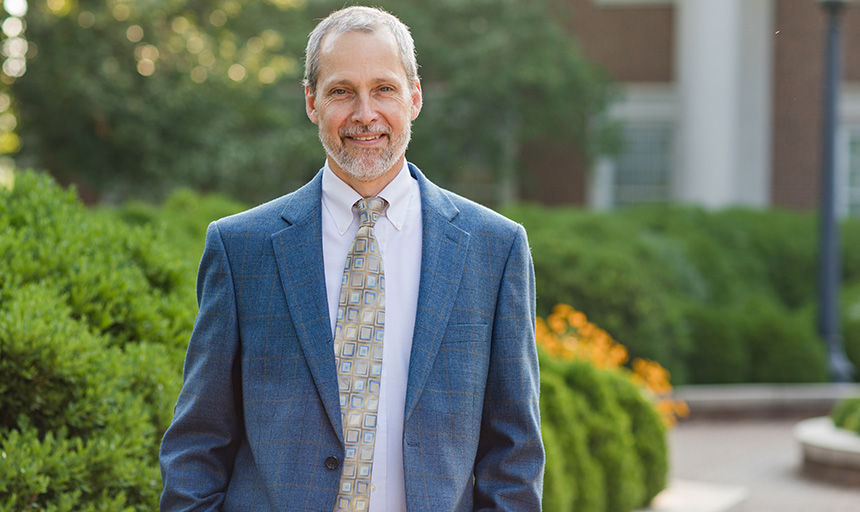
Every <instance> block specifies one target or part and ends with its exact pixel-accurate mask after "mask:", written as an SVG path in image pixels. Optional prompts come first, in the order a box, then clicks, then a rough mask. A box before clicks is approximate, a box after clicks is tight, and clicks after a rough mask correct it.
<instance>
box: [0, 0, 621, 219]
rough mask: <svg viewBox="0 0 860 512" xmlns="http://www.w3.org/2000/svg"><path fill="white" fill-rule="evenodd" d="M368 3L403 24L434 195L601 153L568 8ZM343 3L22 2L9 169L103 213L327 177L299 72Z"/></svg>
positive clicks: (251, 195)
mask: <svg viewBox="0 0 860 512" xmlns="http://www.w3.org/2000/svg"><path fill="white" fill-rule="evenodd" d="M58 5H59V7H58ZM380 5H381V6H382V7H385V8H387V9H388V10H390V11H391V12H393V13H394V14H395V15H398V16H399V17H400V18H401V19H403V21H404V22H405V23H407V24H408V25H410V26H411V27H412V32H413V35H414V37H415V40H416V46H417V48H418V52H419V62H420V64H421V73H422V75H423V77H424V87H423V92H424V95H425V102H424V108H423V112H422V114H421V116H420V117H419V118H418V120H417V122H416V124H415V130H414V137H413V143H412V145H411V147H412V148H413V149H411V150H410V158H412V159H413V160H414V161H415V162H417V163H418V164H419V165H420V166H421V167H422V168H424V169H426V170H428V171H429V172H431V173H432V175H433V176H434V178H435V179H437V180H438V181H440V182H442V183H446V182H451V181H454V180H456V179H459V178H462V176H463V174H464V173H466V172H472V171H475V172H480V171H486V172H489V174H491V175H492V174H493V173H497V174H501V175H504V176H513V175H514V173H515V172H516V171H517V169H518V167H519V148H520V147H521V145H522V143H523V142H525V141H528V140H533V139H541V140H545V141H547V142H549V143H553V142H554V143H556V144H569V143H570V141H571V140H574V141H577V142H578V143H579V145H581V146H582V147H584V148H585V149H586V153H589V152H590V153H594V152H595V151H598V150H599V149H600V148H599V147H598V145H599V143H598V141H599V140H602V138H603V137H602V135H601V134H599V133H594V130H591V131H589V130H587V129H586V128H587V125H588V123H589V121H590V120H592V119H593V118H594V117H595V116H596V115H597V114H599V113H600V112H601V111H602V110H603V108H604V107H605V105H606V103H607V98H608V95H609V92H610V89H609V86H608V80H607V79H606V77H605V76H604V75H603V74H601V73H600V72H598V71H597V69H596V68H595V67H594V66H592V65H591V64H589V63H588V62H586V61H585V59H584V58H583V56H582V54H581V52H580V51H579V50H578V46H577V44H576V42H575V41H574V40H573V38H572V36H571V35H570V34H569V33H568V32H567V31H566V29H565V28H564V26H563V22H564V19H565V17H566V16H568V14H567V13H566V12H565V9H566V7H565V6H564V4H563V3H559V2H554V1H550V0H539V1H532V2H509V1H505V0H465V1H464V0H458V1H443V2H420V1H418V0H388V1H383V2H380ZM343 6H344V3H343V2H342V1H341V2H335V1H331V0H317V1H313V2H304V1H294V0H265V1H260V2H235V1H232V0H215V1H212V2H190V1H188V0H176V1H172V2H131V3H128V2H126V3H116V2H106V1H103V0H79V1H77V2H65V3H63V4H58V3H56V2H54V3H51V2H43V1H39V2H36V1H33V2H30V9H29V11H28V13H27V15H26V20H25V21H26V26H27V30H26V33H25V35H26V38H27V39H28V40H29V42H30V44H31V45H32V47H33V48H38V51H37V52H32V55H31V56H30V58H29V59H28V62H27V72H26V74H24V76H22V77H20V78H19V79H16V80H14V82H13V83H12V85H11V87H10V88H9V91H10V93H11V97H12V99H13V109H14V110H15V111H16V112H17V115H18V117H19V122H18V128H17V132H18V134H19V135H20V137H21V144H22V147H21V151H20V153H19V155H18V161H19V163H20V164H21V165H22V166H33V167H38V168H45V169H48V170H49V171H50V172H51V173H52V174H53V175H55V176H57V177H58V178H59V179H60V181H61V182H63V183H66V182H75V183H80V184H81V185H82V187H83V188H86V189H87V190H95V191H97V192H100V193H102V195H103V197H104V198H106V199H109V200H116V199H117V198H124V197H148V198H152V197H155V198H161V197H163V196H164V195H165V194H166V193H167V192H168V191H169V190H170V189H171V188H173V187H175V186H177V185H185V186H191V187H194V188H197V189H202V190H207V191H213V190H215V191H220V192H223V193H227V194H230V195H231V196H232V197H237V198H240V199H242V200H245V201H249V202H259V201H261V200H264V199H269V198H271V197H273V195H280V194H281V193H284V192H286V191H288V190H290V189H292V188H294V186H295V185H296V184H300V183H303V182H304V181H306V179H307V178H309V177H310V176H311V175H313V173H315V172H316V171H317V170H318V169H319V168H320V167H321V165H322V161H323V152H322V149H321V148H320V145H319V141H318V140H317V129H316V126H314V125H313V124H312V123H311V122H310V121H309V120H308V119H307V117H306V114H305V108H304V93H303V90H302V87H301V85H300V79H301V76H302V72H303V70H302V64H301V62H302V57H303V52H304V47H305V44H306V42H307V35H308V33H309V32H310V31H311V29H312V28H313V26H314V24H315V23H316V21H317V20H318V19H320V18H322V17H324V16H325V15H327V14H328V13H329V12H330V11H332V10H335V9H338V8H340V7H343ZM138 38H140V40H139V41H137V39H138ZM132 40H135V41H134V42H133V41H132ZM502 106H503V108H502Z"/></svg>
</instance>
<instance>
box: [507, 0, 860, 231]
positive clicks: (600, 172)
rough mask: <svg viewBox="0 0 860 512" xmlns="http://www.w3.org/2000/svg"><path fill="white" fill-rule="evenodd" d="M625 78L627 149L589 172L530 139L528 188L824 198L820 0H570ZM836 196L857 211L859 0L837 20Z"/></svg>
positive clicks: (582, 195)
mask: <svg viewBox="0 0 860 512" xmlns="http://www.w3.org/2000/svg"><path fill="white" fill-rule="evenodd" d="M569 1H570V2H571V4H572V8H573V11H574V16H573V17H572V26H571V27H570V29H571V31H572V32H573V33H574V34H575V36H576V38H577V39H578V41H579V43H580V45H581V47H582V50H583V51H584V53H585V54H586V55H587V56H588V57H589V58H590V59H591V60H592V61H594V62H596V63H598V64H599V65H600V66H602V67H603V68H604V69H605V70H607V71H608V73H609V74H610V75H611V76H612V77H613V79H614V80H615V81H616V82H617V83H618V85H619V89H620V92H621V94H620V95H619V97H618V99H617V100H616V101H615V103H614V104H613V105H612V107H611V109H610V116H611V117H612V118H614V119H617V120H620V121H622V122H623V126H624V129H623V137H624V141H625V151H624V152H623V153H622V154H621V155H619V156H617V157H614V158H611V159H603V160H601V161H598V162H596V163H595V164H593V165H591V166H590V167H591V168H590V169H588V168H586V167H588V166H587V165H586V164H584V163H583V161H582V159H581V158H577V157H575V156H572V155H571V154H565V153H564V152H559V151H556V152H551V151H548V150H547V148H540V147H532V148H529V149H528V150H527V151H526V158H527V166H526V167H527V169H528V172H529V177H528V178H527V179H526V180H525V182H526V185H527V186H524V187H523V190H522V195H523V196H524V197H526V198H528V199H534V200H539V201H541V202H544V203H547V204H570V203H573V204H587V205H591V206H593V207H597V208H609V207H613V206H618V205H623V204H630V203H636V202H642V201H652V200H669V201H682V202H692V203H697V204H703V205H707V206H713V207H720V206H728V205H736V204H741V205H751V206H761V207H767V206H773V207H784V208H793V209H811V208H814V207H816V205H817V203H818V190H819V185H818V180H819V174H820V168H821V139H822V105H823V88H824V57H825V33H826V21H827V20H826V15H825V12H824V10H823V9H822V8H821V6H820V5H818V2H817V1H816V0H569ZM841 20H842V24H841V27H842V41H843V62H844V67H843V70H844V71H843V84H842V97H841V101H840V104H839V118H840V123H839V125H840V126H839V133H838V140H839V148H840V149H839V156H838V162H839V164H838V166H839V180H840V181H839V202H840V208H841V210H842V211H843V212H851V213H854V214H858V215H860V4H856V5H853V6H850V5H849V7H847V8H846V9H845V12H844V14H843V16H842V18H841Z"/></svg>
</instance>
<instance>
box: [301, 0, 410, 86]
mask: <svg viewBox="0 0 860 512" xmlns="http://www.w3.org/2000/svg"><path fill="white" fill-rule="evenodd" d="M379 29H388V30H390V31H391V34H392V35H394V39H395V40H396V41H397V48H398V49H399V50H400V60H401V61H402V62H403V70H404V71H406V78H407V80H408V81H409V83H410V84H413V83H415V81H416V80H418V61H417V59H416V58H415V42H414V41H413V40H412V35H411V34H410V33H409V27H407V26H406V25H404V24H403V22H402V21H400V20H399V19H397V17H395V16H394V15H393V14H389V13H387V12H385V11H383V10H382V9H379V8H376V7H363V6H358V5H356V6H352V7H347V8H345V9H341V10H339V11H335V12H333V13H331V14H329V16H328V17H327V18H325V19H324V20H322V21H321V22H320V23H319V25H317V26H316V28H314V30H313V32H311V35H310V37H308V46H307V48H306V49H305V77H304V79H303V80H302V84H303V85H305V86H307V87H310V89H311V91H313V92H316V89H317V77H318V76H319V73H320V51H321V48H322V43H323V39H325V37H326V36H328V35H329V34H330V33H332V34H344V33H346V32H368V33H373V32H376V31H377V30H379Z"/></svg>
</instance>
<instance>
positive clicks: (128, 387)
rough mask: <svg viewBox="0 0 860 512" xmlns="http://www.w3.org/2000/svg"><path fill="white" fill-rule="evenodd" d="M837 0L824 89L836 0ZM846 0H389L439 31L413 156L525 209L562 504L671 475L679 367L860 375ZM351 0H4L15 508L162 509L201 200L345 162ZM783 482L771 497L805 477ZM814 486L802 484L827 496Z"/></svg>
mask: <svg viewBox="0 0 860 512" xmlns="http://www.w3.org/2000/svg"><path fill="white" fill-rule="evenodd" d="M347 3H354V2H347ZM356 3H360V2H356ZM843 3H844V4H846V5H845V6H844V9H840V10H839V18H838V19H839V22H840V26H841V29H842V31H841V35H840V37H839V41H840V46H841V48H842V50H843V53H842V57H839V54H838V53H837V54H836V55H837V57H838V59H837V62H839V63H840V64H841V65H842V70H841V71H842V72H841V73H837V74H836V75H835V76H836V84H837V85H838V89H841V94H829V93H827V91H828V89H827V87H826V83H827V82H826V80H825V76H826V75H827V73H826V69H827V66H826V56H827V55H828V53H827V52H826V51H825V48H826V44H825V43H826V34H827V27H828V15H827V11H826V9H823V8H822V7H824V6H831V7H832V6H833V5H835V4H840V5H841V4H843ZM851 3H852V2H841V1H839V2H837V1H833V0H831V1H829V2H822V1H819V0H435V1H432V2H426V1H425V2H422V1H420V0H379V1H377V2H373V5H378V6H381V7H383V8H385V9H387V10H389V11H390V12H392V13H393V14H395V15H397V16H398V17H400V18H401V19H402V20H403V21H404V22H405V23H406V24H407V25H409V26H410V27H411V29H412V33H413V36H414V38H415V41H416V47H417V51H418V62H419V64H420V66H421V67H420V70H419V72H420V74H421V77H422V87H423V92H424V106H423V110H422V112H421V115H420V117H419V118H418V119H417V120H416V122H415V126H414V129H413V141H412V143H411V145H410V149H409V151H408V154H407V156H408V158H409V159H410V160H411V161H412V162H414V163H416V164H417V165H418V166H419V167H421V168H422V170H423V171H424V172H425V174H427V175H428V177H430V178H431V179H432V180H434V181H435V182H437V183H438V184H440V185H442V186H445V187H448V188H450V189H452V190H454V191H456V192H459V193H461V194H463V195H465V196H467V197H469V198H471V199H474V200H476V201H479V202H481V203H484V204H486V205H488V206H491V207H493V208H495V209H497V210H499V211H500V212H502V213H503V214H505V215H507V216H509V217H511V218H513V219H514V220H516V221H518V222H521V223H522V224H523V225H524V226H525V227H526V229H527V231H528V233H529V241H530V245H531V248H532V254H533V258H534V264H535V273H536V281H537V294H538V314H539V316H540V317H541V318H540V319H539V321H538V331H537V334H538V340H537V341H538V345H539V347H540V354H541V365H542V366H541V368H542V383H541V389H542V404H541V406H542V413H543V416H544V422H543V427H542V428H543V433H544V442H545V445H546V446H547V452H548V454H550V455H548V456H549V459H548V466H547V476H546V487H545V495H544V498H545V503H546V504H547V506H546V509H547V510H553V511H556V510H558V511H565V510H577V511H578V512H580V511H594V512H602V511H612V512H615V511H618V512H630V511H631V510H634V509H636V508H637V507H643V506H647V505H649V504H650V503H651V500H652V498H654V496H656V495H657V494H658V493H659V492H660V491H661V490H662V489H664V488H665V487H666V486H667V485H668V483H669V478H670V476H671V475H670V468H669V453H668V442H669V438H668V437H667V436H668V432H669V430H667V429H668V428H669V427H670V426H671V425H673V424H674V423H675V421H676V420H677V419H678V417H683V416H684V415H685V414H687V413H689V412H690V410H688V409H692V415H693V418H695V416H696V410H695V407H694V406H695V405H696V403H695V400H694V398H695V397H696V396H701V395H697V394H696V393H695V392H692V393H688V394H687V395H684V394H683V393H682V394H677V393H676V394H674V395H673V386H683V387H685V388H686V389H687V390H693V391H695V390H702V389H705V390H706V391H707V392H708V393H710V391H709V390H711V389H717V390H718V392H719V393H722V392H723V390H731V391H730V392H729V394H728V395H720V396H728V397H729V399H730V400H733V401H735V402H737V401H738V400H740V402H743V403H746V404H748V405H747V406H746V407H747V408H746V409H745V411H746V412H745V414H747V413H749V412H750V411H751V410H752V415H756V414H759V413H762V412H765V413H767V414H770V413H772V412H773V410H772V409H771V406H773V401H770V402H768V401H765V402H753V403H752V405H749V404H750V402H749V400H748V399H749V397H750V396H752V395H751V393H752V394H754V395H755V396H761V393H762V391H761V390H762V389H765V390H766V391H764V393H765V395H767V396H770V397H772V396H773V395H772V394H769V393H772V391H773V389H779V390H785V389H801V391H800V393H801V395H802V396H804V397H807V398H809V397H810V396H811V397H812V398H810V400H811V401H812V402H814V404H813V405H814V407H813V408H812V409H814V411H815V413H816V414H819V413H822V414H826V411H824V412H822V409H828V410H829V408H830V407H831V406H833V405H834V402H835V400H836V399H841V398H844V397H845V396H846V395H847V394H853V395H860V393H858V392H857V387H856V386H855V387H851V388H839V389H840V390H843V391H844V390H847V391H844V392H843V391H839V392H838V393H835V392H834V389H836V388H834V387H832V386H830V385H829V384H827V383H828V382H830V381H833V380H853V381H857V378H858V375H857V373H856V372H855V373H853V374H852V373H851V372H850V371H847V372H841V373H839V372H834V363H839V362H840V361H850V362H851V363H853V366H854V368H860V59H858V58H857V56H858V53H857V52H858V50H860V5H850V4H851ZM343 5H344V3H343V1H334V0H259V1H254V2H246V1H240V0H2V11H0V510H2V511H5V510H9V511H13V510H14V511H18V510H47V509H50V510H58V511H64V510H69V511H71V510H75V511H80V510H105V511H116V510H140V511H145V510H153V509H154V507H155V506H156V505H155V504H156V503H157V499H158V495H159V493H160V485H161V484H160V478H159V474H158V471H159V470H158V464H157V452H158V443H159V440H160V438H161V435H162V433H163V432H164V429H165V428H166V427H167V425H168V424H169V422H170V420H171V417H172V407H173V404H174V403H175V400H176V396H177V394H178V390H179V387H180V385H181V375H182V360H183V356H184V353H185V348H186V345H187V342H188V336H189V334H190V330H191V328H192V325H193V321H194V316H195V314H196V303H195V300H194V293H195V282H194V278H195V268H196V266H197V264H198V263H199V261H200V255H201V252H202V250H203V240H204V234H205V230H206V226H207V225H208V223H209V222H211V221H212V220H214V219H217V218H219V217H222V216H225V215H229V214H232V213H236V212H238V211H241V210H243V209H246V208H248V207H250V206H253V205H255V204H258V203H260V202H263V201H267V200H270V199H273V198H275V197H278V196H281V195H283V194H285V193H288V192H290V191H292V190H294V189H296V188H297V187H299V186H301V185H302V184H304V183H305V182H306V181H307V180H308V179H310V178H311V177H312V176H313V175H314V174H315V173H316V172H318V170H319V169H320V168H321V166H322V165H323V162H324V158H325V155H324V153H323V150H322V148H321V146H320V143H319V141H318V139H317V127H316V126H315V125H314V124H312V123H311V122H310V121H309V120H308V119H307V117H306V114H305V108H304V95H303V90H302V87H301V84H300V82H301V78H302V73H303V62H302V58H303V52H304V46H305V44H306V41H307V35H308V33H309V32H310V31H311V30H312V28H313V27H314V25H315V24H316V23H317V21H318V20H319V19H321V18H323V17H325V16H326V15H327V14H328V13H329V12H331V11H333V10H335V9H338V8H340V7H343ZM831 92H832V91H831ZM836 92H840V91H838V90H837V91H836ZM826 98H832V99H834V100H835V103H834V105H833V106H834V118H833V121H834V123H833V128H834V129H833V131H832V140H830V141H829V140H827V139H828V136H827V135H826V134H825V133H826V130H825V128H826V126H830V125H829V124H828V123H827V122H826V121H827V117H826V115H825V111H826V109H825V106H826V101H825V99H826ZM829 142H832V144H830V143H829ZM825 148H828V149H825ZM827 155H832V156H833V157H834V159H833V166H832V170H833V176H832V178H826V177H827V174H826V173H824V172H823V170H824V169H825V168H826V167H827V166H826V165H824V164H823V162H824V161H825V160H826V158H825V157H826V156H827ZM825 178H826V179H825ZM822 183H830V184H832V187H833V195H832V198H830V199H827V200H825V199H822V197H823V196H822V191H823V187H822ZM822 205H823V206H824V208H822ZM831 210H832V211H833V212H835V218H834V219H833V220H832V222H830V221H828V220H827V218H826V216H822V215H820V212H822V211H825V212H826V211H831ZM831 224H832V226H833V227H834V232H833V233H831V234H830V235H828V236H824V232H825V231H826V230H825V227H826V226H828V225H831ZM827 239H829V240H830V241H831V242H832V243H831V244H830V245H829V246H828V247H829V249H827V250H825V249H824V247H825V244H824V243H823V241H825V240H827ZM825 268H829V270H828V271H827V272H823V271H822V269H825ZM825 274H827V275H828V276H829V277H827V280H829V281H828V282H829V283H830V284H829V288H827V289H826V290H822V288H821V283H822V282H824V281H825V279H824V277H822V276H824V275H825ZM825 317H826V318H827V322H823V321H822V319H823V318H825ZM825 323H826V325H827V326H828V328H827V329H824V328H823V327H822V325H823V324H825ZM837 366H838V365H837ZM844 369H845V368H844V367H843V370H844ZM144 370H145V371H144ZM849 370H850V368H849ZM798 385H799V386H804V387H802V388H786V387H785V386H798ZM709 386H716V388H710V387H709ZM746 386H752V387H746ZM759 386H767V387H766V388H762V387H759ZM769 386H777V388H771V387H769ZM806 386H812V387H811V388H810V387H806ZM751 390H755V391H751ZM810 390H812V391H810ZM781 392H782V391H780V392H779V393H781ZM809 393H812V395H810V394H809ZM706 394H707V393H706ZM679 396H680V397H681V398H684V396H686V397H687V398H686V399H687V400H690V402H691V403H690V404H689V405H690V408H688V407H687V404H685V403H684V402H683V400H678V397H679ZM708 396H711V395H708ZM779 396H780V397H782V400H783V402H791V401H793V398H792V397H793V396H794V395H791V396H789V397H788V398H786V395H781V394H780V395H779ZM783 402H780V404H782V403H783ZM700 403H701V402H700ZM804 403H807V402H804ZM768 404H769V405H768ZM843 404H848V405H841V406H840V407H839V408H838V409H837V410H838V414H835V415H834V418H836V421H837V424H838V425H839V426H840V427H842V428H844V429H846V430H854V431H858V432H860V398H855V399H854V400H853V401H847V402H843ZM780 406H781V405H780ZM812 409H803V410H802V411H800V410H796V409H795V410H793V411H792V412H791V414H793V416H792V421H794V420H796V419H798V416H804V415H806V414H807V413H810V411H811V410H812ZM768 411H769V412H768ZM784 412H785V411H784V410H783V411H782V413H784ZM691 423H695V422H691ZM724 427H725V425H723V424H720V425H719V428H718V429H717V430H713V429H712V428H711V427H710V426H709V427H708V428H706V429H704V430H701V432H704V433H702V434H698V433H696V432H700V431H697V430H691V428H692V427H688V428H687V430H686V431H685V430H683V424H682V427H681V428H680V429H679V431H676V432H681V433H682V436H681V437H679V438H678V439H680V442H681V443H682V445H681V446H682V447H683V450H682V451H683V453H684V454H688V453H692V452H693V451H694V448H696V447H698V448H707V447H712V448H713V449H714V451H715V452H716V453H712V452H707V453H705V452H702V453H699V455H701V456H702V460H701V461H698V462H697V461H696V460H694V464H691V463H690V462H689V459H688V460H687V461H684V460H680V461H679V460H673V461H672V462H673V464H675V465H676V466H677V467H680V468H681V469H682V470H685V471H688V473H687V474H688V476H689V475H693V476H696V477H698V476H699V475H705V476H704V477H703V478H712V479H715V480H719V479H720V478H719V477H714V476H713V475H711V474H709V473H707V472H703V471H700V469H701V468H705V467H706V466H709V465H710V464H711V462H712V461H713V458H714V457H715V456H719V455H721V452H723V450H722V445H720V444H719V443H714V442H713V440H714V438H715V435H716V434H714V432H717V431H719V432H723V429H724ZM771 427H773V426H772V425H765V427H764V428H763V429H762V430H755V436H756V437H754V438H752V439H753V440H752V441H751V442H750V446H751V447H756V446H760V445H763V444H764V443H761V442H760V441H759V439H767V438H768V437H772V434H773V433H774V432H778V433H779V436H781V437H779V439H781V440H783V441H784V443H783V444H781V445H780V447H779V449H778V451H780V452H781V454H783V455H784V454H785V449H786V448H785V446H788V447H789V448H788V449H791V448H792V447H794V446H795V441H794V439H793V438H792V437H791V428H792V427H791V425H790V424H780V426H779V427H778V428H777V429H776V430H774V428H771ZM684 432H693V433H694V434H693V435H689V436H687V435H686V434H684ZM757 436H761V437H757ZM676 437H677V434H676ZM738 446H742V445H740V444H739V445H738ZM743 446H746V445H743ZM738 452H743V453H744V454H749V456H750V457H751V458H753V459H757V460H761V461H767V460H776V459H773V458H768V456H759V455H758V454H757V453H755V452H754V450H753V449H752V448H749V449H747V448H743V449H738ZM568 454H574V456H569V455H568ZM694 455H695V454H694ZM738 457H740V455H738ZM738 457H735V456H734V455H733V456H732V457H729V459H730V460H726V461H725V464H724V465H722V466H720V467H723V468H725V469H724V473H723V475H722V476H723V477H725V482H728V483H732V484H738V483H739V484H743V485H746V483H745V480H746V479H747V476H748V474H747V473H743V472H738V471H737V469H738V467H739V466H741V465H743V466H745V467H748V468H753V469H754V468H755V467H758V466H754V465H750V464H747V463H739V462H738V460H739V458H738ZM786 461H787V462H786ZM699 462H700V464H699ZM785 464H795V465H796V464H797V461H796V460H794V459H792V458H789V459H785V458H783V459H779V461H778V462H775V463H774V465H773V467H768V468H767V469H766V470H762V473H764V472H765V471H768V472H771V473H769V474H772V473H773V472H776V473H777V474H779V475H783V473H784V467H785ZM750 471H752V469H750ZM681 476H684V475H681ZM783 476H784V475H783ZM750 478H753V477H750ZM851 478H853V481H854V482H855V484H856V481H858V480H857V477H856V474H855V475H854V476H852V477H851ZM570 482H576V485H571V484H570ZM774 485H775V487H774V489H777V491H773V489H769V490H768V489H766V490H765V491H763V492H761V493H760V495H761V496H766V497H772V496H782V495H784V494H783V490H784V489H785V488H787V486H788V484H786V482H785V481H783V480H779V481H777V482H776V484H774ZM792 485H793V484H792ZM856 493H857V491H856V489H855V490H853V491H849V492H847V495H848V496H849V497H850V498H851V499H854V500H856V498H857V494H856ZM807 498H808V500H809V501H803V500H802V499H800V498H795V497H792V498H790V499H791V500H792V501H794V502H795V503H796V504H801V505H798V506H800V507H801V508H798V509H797V510H812V509H813V508H815V507H817V506H818V504H821V503H823V501H821V497H820V495H818V494H808V495H807ZM787 499H788V498H787ZM840 499H841V495H840ZM751 503H752V504H754V505H755V507H758V508H755V510H770V509H768V508H767V506H765V505H760V503H761V502H757V501H755V496H753V498H751ZM804 503H806V504H808V503H813V505H802V504H804ZM850 503H851V504H850V505H848V506H847V508H845V509H844V510H853V508H852V507H854V504H855V503H856V501H851V502H850ZM51 507H54V508H51ZM802 507H807V508H802ZM810 507H811V508H810ZM726 510H727V509H726ZM779 510H790V509H789V508H780V509H779ZM833 510H842V509H837V508H833Z"/></svg>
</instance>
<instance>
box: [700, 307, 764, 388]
mask: <svg viewBox="0 0 860 512" xmlns="http://www.w3.org/2000/svg"><path fill="white" fill-rule="evenodd" d="M736 317H737V312H736V310H734V309H727V308H717V307H708V306H707V305H701V306H698V307H693V308H690V310H689V312H688V317H687V320H688V321H689V322H690V329H691V333H692V337H693V339H694V340H695V344H694V347H693V350H692V353H691V354H690V358H689V360H688V371H689V377H690V382H691V383H693V384H723V383H733V382H746V381H747V380H748V379H749V378H750V373H751V372H750V354H749V348H748V347H747V344H746V340H745V339H743V338H742V337H741V331H740V328H739V326H738V323H737V318H736Z"/></svg>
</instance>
